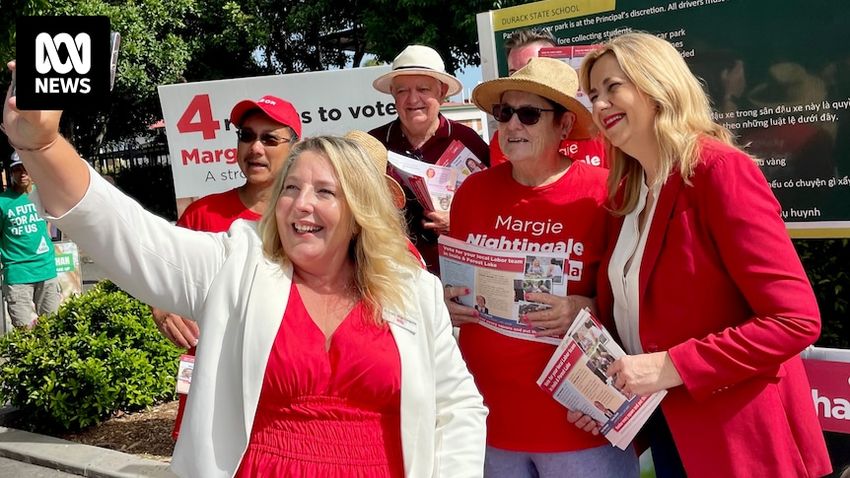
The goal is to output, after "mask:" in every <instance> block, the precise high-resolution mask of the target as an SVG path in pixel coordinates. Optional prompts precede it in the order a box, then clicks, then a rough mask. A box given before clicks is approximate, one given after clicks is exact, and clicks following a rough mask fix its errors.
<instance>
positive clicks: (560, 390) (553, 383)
mask: <svg viewBox="0 0 850 478" xmlns="http://www.w3.org/2000/svg"><path fill="white" fill-rule="evenodd" d="M624 355H626V353H625V352H624V351H623V349H621V348H620V346H619V345H617V343H616V342H614V339H613V338H612V337H611V335H610V334H609V333H608V331H607V330H606V329H605V327H603V326H602V324H600V323H599V321H598V320H597V319H596V317H594V316H593V314H591V313H590V311H589V310H587V309H584V310H582V311H581V312H579V314H578V315H577V316H576V318H575V320H574V321H573V324H572V326H570V328H569V330H567V333H566V335H565V336H564V339H563V340H562V341H561V344H560V345H559V346H558V348H557V349H556V350H555V353H554V354H553V355H552V358H551V359H550V360H549V363H548V364H547V365H546V368H545V369H544V370H543V374H542V375H540V378H539V379H537V384H538V385H539V386H540V387H541V388H542V389H543V390H544V391H545V392H546V393H548V394H550V395H552V398H554V399H555V400H556V401H557V402H558V403H560V404H561V405H563V406H565V407H567V408H569V409H570V410H576V411H580V412H582V413H584V414H585V415H590V416H591V417H592V418H593V419H594V420H596V421H597V422H599V424H600V432H601V433H602V435H604V436H605V438H607V439H608V441H610V442H611V444H613V445H614V446H616V447H617V448H620V449H623V450H625V449H626V447H628V446H629V444H630V443H631V442H632V440H633V439H634V437H635V435H637V432H638V431H639V430H640V429H641V427H643V424H644V423H646V421H647V420H648V419H649V416H650V415H652V412H653V411H655V409H656V408H657V407H658V405H659V404H660V403H661V400H662V399H663V398H664V396H665V395H666V394H667V392H666V391H661V392H656V393H653V394H652V395H648V396H644V397H641V396H638V395H626V394H624V393H623V392H622V391H621V390H619V389H617V387H616V385H615V384H614V380H613V379H612V378H611V377H609V376H608V375H607V374H606V371H607V370H608V367H609V366H610V365H611V364H612V363H613V362H614V360H616V359H618V358H620V357H622V356H624Z"/></svg>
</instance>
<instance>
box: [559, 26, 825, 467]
mask: <svg viewBox="0 0 850 478" xmlns="http://www.w3.org/2000/svg"><path fill="white" fill-rule="evenodd" d="M581 84H582V88H583V89H584V91H585V92H586V93H587V94H588V95H589V97H590V99H591V100H592V102H593V118H594V122H595V123H596V125H597V127H599V128H600V130H601V131H602V132H603V133H604V135H605V138H606V142H607V143H608V144H607V145H608V148H609V154H608V158H609V161H610V166H611V174H610V177H609V181H608V186H609V198H610V199H611V204H612V209H613V212H614V213H615V217H616V219H615V221H616V223H617V224H616V227H614V228H612V231H613V234H615V236H614V237H612V240H611V241H610V244H611V246H610V247H609V251H608V254H607V255H606V258H607V259H606V260H603V262H602V265H601V268H600V274H599V277H600V279H601V280H600V284H599V287H598V294H599V297H598V305H599V311H600V314H601V316H602V317H601V318H602V320H604V321H606V322H608V324H609V325H610V326H613V327H615V328H616V330H617V332H618V334H619V336H620V338H621V340H622V343H623V345H624V348H625V349H626V350H627V351H628V352H629V354H630V355H629V356H626V357H623V358H621V359H619V360H617V361H616V362H615V363H614V364H613V365H612V366H611V368H609V374H610V375H612V376H614V377H615V380H616V382H617V385H618V386H623V387H624V390H626V391H627V392H632V393H637V394H641V395H646V394H650V393H652V392H656V391H659V390H667V391H668V395H667V397H666V398H665V399H664V401H663V402H662V404H661V409H662V411H663V414H662V413H659V414H657V416H656V417H654V418H653V420H652V423H650V424H648V427H647V431H648V435H649V439H650V444H651V447H652V449H653V457H654V460H655V464H656V472H657V473H658V476H659V477H662V476H684V475H685V474H687V476H691V477H700V476H706V477H709V476H710V477H718V476H722V477H737V476H741V477H743V476H747V477H749V476H770V477H815V476H822V475H824V474H827V473H829V472H830V463H829V457H828V456H827V452H826V446H825V444H824V441H823V435H822V434H821V430H820V426H819V424H818V421H817V417H816V415H815V410H814V406H813V404H812V398H811V394H810V389H809V384H808V380H807V379H806V375H805V372H804V370H803V366H802V363H801V360H800V358H799V353H800V351H802V350H803V349H804V348H805V347H806V346H808V345H809V344H811V343H812V342H814V341H815V339H816V338H817V337H818V335H819V333H820V317H819V313H818V308H817V304H816V302H815V297H814V294H813V292H812V289H811V286H810V285H809V282H808V280H807V279H806V274H805V272H804V271H803V267H802V265H801V264H800V260H799V258H798V257H797V254H796V252H795V251H794V248H793V246H792V244H791V241H790V240H789V238H788V234H787V233H786V230H785V226H784V224H783V222H782V219H781V216H780V207H779V204H778V203H777V201H776V199H775V198H774V196H773V194H772V193H771V191H770V188H769V187H768V185H767V182H766V181H765V179H764V176H763V175H762V173H761V171H760V170H759V168H758V167H757V166H756V164H755V162H754V161H753V159H752V158H751V157H750V156H748V155H747V154H746V153H744V152H742V151H741V150H739V149H737V148H736V147H735V146H734V145H733V142H732V137H731V134H730V133H729V131H728V130H726V129H725V128H724V127H722V126H720V125H718V124H716V123H714V122H713V121H712V119H711V109H710V105H709V101H708V99H707V97H706V96H705V93H704V92H703V90H702V88H701V86H700V83H699V81H698V80H697V79H696V78H695V77H694V76H693V74H692V73H691V72H690V70H688V67H687V65H686V64H685V62H684V61H683V60H682V58H681V56H680V55H679V53H678V52H677V51H676V49H675V48H673V46H672V45H670V44H669V43H667V42H666V41H664V40H661V39H659V38H657V37H655V36H652V35H648V34H642V33H632V34H626V35H622V36H619V37H616V38H614V39H612V40H610V41H609V42H608V43H606V44H604V45H603V46H602V47H601V48H600V49H598V50H596V51H595V52H593V53H592V54H590V55H589V56H588V57H586V58H585V60H584V64H583V65H582V69H581ZM602 271H607V274H605V273H602ZM572 418H577V421H576V424H577V426H579V427H581V428H585V429H587V430H589V431H593V432H595V431H597V430H596V426H595V424H594V423H593V422H592V420H590V418H589V417H587V416H580V415H575V416H573V417H572ZM572 418H571V419H572Z"/></svg>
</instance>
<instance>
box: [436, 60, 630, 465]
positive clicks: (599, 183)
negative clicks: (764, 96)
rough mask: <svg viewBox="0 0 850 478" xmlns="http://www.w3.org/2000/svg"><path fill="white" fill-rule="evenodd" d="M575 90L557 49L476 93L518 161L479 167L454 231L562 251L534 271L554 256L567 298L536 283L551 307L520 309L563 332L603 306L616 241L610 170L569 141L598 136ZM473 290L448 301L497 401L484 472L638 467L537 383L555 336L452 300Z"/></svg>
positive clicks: (494, 242) (478, 378)
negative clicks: (483, 318)
mask: <svg viewBox="0 0 850 478" xmlns="http://www.w3.org/2000/svg"><path fill="white" fill-rule="evenodd" d="M577 88H578V79H577V76H576V73H575V71H573V69H572V68H570V67H569V66H568V65H566V64H565V63H563V62H560V61H558V60H553V59H549V58H535V59H533V60H531V61H530V62H529V63H528V65H526V66H525V67H524V68H522V69H520V70H519V71H517V72H516V73H515V74H514V75H513V76H511V77H509V78H502V79H497V80H492V81H488V82H485V83H482V84H481V85H479V86H478V87H477V88H476V89H475V90H474V91H473V96H472V99H473V101H474V102H475V104H476V105H477V106H478V107H479V108H481V109H482V110H486V111H488V112H491V113H492V114H493V116H494V117H495V118H496V120H497V121H498V122H499V142H500V146H501V149H502V151H504V152H505V154H506V156H507V158H508V162H507V163H505V164H501V165H498V166H496V167H493V168H491V169H489V170H486V171H483V172H480V173H477V174H474V175H472V176H470V177H469V178H468V179H467V180H466V181H465V182H464V183H463V186H461V188H460V189H459V190H458V192H457V194H456V195H455V198H454V200H453V203H452V209H451V221H450V223H451V225H452V227H451V231H450V235H451V236H452V237H454V238H455V239H459V240H462V241H466V242H469V243H472V244H476V245H479V246H482V247H489V248H503V249H510V250H513V251H536V250H555V251H563V256H562V257H558V258H557V259H556V260H555V262H556V263H557V264H555V266H553V264H552V263H551V262H548V259H547V261H541V263H540V264H539V266H535V265H534V263H533V262H532V263H530V265H529V268H528V270H527V271H526V274H528V275H529V276H531V275H535V274H536V275H535V277H539V276H543V274H544V266H546V270H547V271H553V272H552V273H554V271H556V270H557V271H559V275H560V277H561V278H562V280H564V281H566V284H567V296H566V297H559V296H555V295H551V294H549V293H546V292H539V291H538V290H544V289H532V290H534V292H529V291H526V293H525V294H524V296H523V299H525V300H528V301H531V302H540V303H544V304H549V305H550V306H551V308H550V309H548V310H544V311H538V312H530V313H528V314H527V315H525V316H524V318H523V319H521V320H523V321H524V322H525V323H526V325H530V326H532V327H534V328H535V329H536V330H537V333H538V336H540V337H557V336H560V335H563V334H564V333H565V332H566V330H567V328H568V327H569V326H570V324H571V323H572V320H573V319H574V318H575V315H576V313H577V312H578V311H579V310H580V309H581V308H583V307H587V306H591V307H593V303H594V301H593V299H592V298H593V297H594V296H595V295H596V287H595V285H596V274H597V269H598V267H599V262H600V260H601V257H602V254H603V252H604V251H605V246H606V242H605V241H606V237H607V234H606V229H605V224H606V222H607V221H606V217H607V215H608V212H607V211H606V209H605V208H604V206H603V202H604V201H605V198H606V190H605V181H606V178H607V170H605V169H603V168H598V167H594V166H590V165H588V164H586V163H584V162H581V161H573V160H572V159H570V158H569V157H567V156H565V155H563V153H562V152H560V151H559V145H560V143H561V141H562V140H565V139H569V140H583V139H588V138H590V137H591V136H592V133H591V128H592V121H591V118H590V114H589V112H588V111H587V109H586V108H585V107H584V106H582V105H581V104H580V103H579V102H578V101H577V100H576V99H575V92H576V90H577ZM569 93H572V94H569ZM482 198H487V199H486V201H483V200H482ZM543 262H546V264H544V263H543ZM561 264H562V265H561ZM535 267H537V269H539V271H538V272H535V271H536V270H537V269H535ZM467 285H468V284H467ZM467 293H469V291H468V290H467V287H466V285H464V284H455V285H454V286H450V287H449V286H447V288H446V297H447V301H446V302H447V304H448V307H449V311H450V313H451V315H452V320H453V322H454V323H455V325H459V326H460V336H459V343H460V347H461V352H462V353H463V356H464V359H465V360H466V362H467V366H468V367H469V370H470V372H472V375H473V377H474V378H475V382H476V384H477V385H478V388H479V390H480V391H481V394H482V395H483V396H484V401H485V403H486V404H487V406H488V407H489V409H490V415H489V416H488V418H487V454H486V458H485V468H484V471H485V473H484V474H485V476H486V477H487V478H502V477H505V478H507V477H510V478H516V477H524V476H528V477H531V476H539V477H542V478H546V477H584V476H591V475H592V476H617V477H630V476H635V477H636V476H638V468H639V467H638V461H637V457H636V454H635V451H634V449H633V448H631V447H629V448H628V449H627V450H625V451H623V450H619V449H617V448H615V447H612V446H611V445H610V444H608V442H607V441H606V440H605V439H604V438H603V437H601V436H600V435H594V434H591V433H588V432H585V431H583V430H580V429H578V428H576V427H575V426H573V425H572V424H571V423H570V420H569V417H568V414H570V412H569V411H568V410H567V409H566V408H565V407H563V406H562V405H560V404H559V403H557V402H556V401H555V400H554V399H553V398H552V397H551V396H549V395H548V394H546V393H545V392H544V391H543V390H542V389H541V388H540V387H539V386H538V385H537V383H536V381H537V378H538V377H539V376H540V374H541V373H542V371H543V369H544V367H545V366H546V363H547V362H548V360H549V358H550V357H551V356H552V354H553V353H554V351H555V346H554V345H551V344H549V343H542V342H537V341H532V340H524V339H519V338H514V337H510V336H507V335H503V334H502V333H499V332H496V331H494V330H491V329H489V328H485V327H483V326H481V325H478V323H477V322H478V317H480V315H479V314H481V313H482V312H480V308H479V310H476V309H475V308H473V307H467V306H464V305H461V304H459V303H455V302H453V301H451V300H450V299H452V298H456V297H460V296H462V295H464V294H467ZM489 309H490V310H491V311H492V310H493V306H492V305H491V306H490V307H489ZM570 415H571V416H572V414H570ZM573 420H574V418H573Z"/></svg>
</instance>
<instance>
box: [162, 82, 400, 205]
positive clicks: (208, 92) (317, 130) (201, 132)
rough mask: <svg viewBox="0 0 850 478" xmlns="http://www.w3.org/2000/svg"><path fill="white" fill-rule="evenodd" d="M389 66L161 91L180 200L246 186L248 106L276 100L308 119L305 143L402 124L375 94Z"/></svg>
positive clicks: (392, 107)
mask: <svg viewBox="0 0 850 478" xmlns="http://www.w3.org/2000/svg"><path fill="white" fill-rule="evenodd" d="M389 70H390V67H389V66H376V67H369V68H354V69H348V70H332V71H321V72H311V73H294V74H289V75H278V76H263V77H255V78H240V79H234V80H221V81H208V82H199V83H183V84H177V85H165V86H160V87H159V99H160V103H161V104H162V113H163V119H164V120H165V132H166V135H167V136H168V149H169V153H170V155H171V169H172V174H173V175H174V192H175V196H176V197H177V198H190V197H200V196H206V195H207V194H212V193H217V192H221V191H226V190H228V189H232V188H234V187H236V186H239V185H241V184H242V183H243V182H244V181H245V177H244V176H243V175H242V172H241V171H240V170H239V167H238V166H237V164H236V133H235V127H234V126H233V125H231V124H230V121H229V117H230V110H231V109H232V108H233V106H234V105H235V104H236V103H238V102H239V101H242V100H244V99H253V100H258V99H260V98H261V97H263V96H265V95H274V96H277V97H280V98H283V99H285V100H287V101H289V102H291V103H292V104H293V105H294V106H295V109H296V110H298V112H299V113H300V114H301V121H302V125H303V131H302V133H303V135H304V136H315V135H319V134H345V133H346V132H348V131H350V130H352V129H360V130H364V131H368V130H370V129H372V128H375V127H377V126H380V125H382V124H384V123H387V122H389V121H391V120H393V119H395V118H396V111H395V105H394V104H393V99H392V97H391V96H389V95H386V94H383V93H379V92H378V91H376V90H375V89H374V88H372V81H373V80H374V79H375V78H377V77H378V76H380V75H382V74H384V73H386V72H388V71H389Z"/></svg>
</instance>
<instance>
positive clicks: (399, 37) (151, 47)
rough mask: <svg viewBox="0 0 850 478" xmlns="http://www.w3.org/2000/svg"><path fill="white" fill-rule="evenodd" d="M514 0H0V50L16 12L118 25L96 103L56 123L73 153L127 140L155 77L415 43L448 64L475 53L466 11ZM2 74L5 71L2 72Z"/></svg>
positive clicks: (260, 69)
mask: <svg viewBox="0 0 850 478" xmlns="http://www.w3.org/2000/svg"><path fill="white" fill-rule="evenodd" d="M514 3H524V2H517V1H509V2H505V1H501V2H500V1H497V0H496V1H494V0H470V1H468V2H449V3H446V2H442V1H437V0H392V1H390V0H345V1H332V0H310V1H305V0H245V1H241V2H237V1H234V0H169V1H163V0H26V1H21V0H17V1H16V0H0V6H2V11H3V15H2V16H0V32H4V33H0V57H2V58H13V57H14V42H15V21H16V19H17V18H18V16H20V15H106V16H108V17H109V18H110V20H111V23H112V29H113V30H115V31H118V32H119V33H121V35H122V43H121V52H120V54H119V64H118V70H119V74H118V76H117V79H116V84H115V90H114V91H113V95H112V101H111V107H110V108H109V109H108V110H105V111H72V112H68V114H66V115H65V118H64V120H63V132H64V133H65V135H66V136H68V137H69V139H71V141H72V142H73V143H74V144H75V146H76V147H77V148H78V149H79V150H80V152H81V153H83V155H86V156H90V155H93V154H96V153H97V152H98V151H99V150H100V148H101V147H102V146H103V145H104V144H106V143H115V142H120V141H132V140H133V139H134V138H136V137H137V136H141V135H145V134H147V132H148V126H149V125H151V124H153V123H155V122H156V121H157V120H159V119H160V118H161V109H160V106H159V99H158V96H157V90H156V88H157V86H158V85H162V84H170V83H175V82H181V81H202V80H217V79H224V78H238V77H245V76H255V75H263V74H280V73H294V72H301V71H317V70H324V69H328V68H342V67H345V66H347V65H352V64H353V65H354V66H358V65H359V64H360V63H361V60H362V59H363V58H364V56H365V55H366V53H372V54H374V55H375V56H376V57H377V59H378V60H379V61H387V62H388V61H391V60H392V59H393V57H395V55H396V54H398V52H400V51H401V50H402V49H403V48H404V47H405V46H406V45H408V44H412V43H421V44H426V45H430V46H432V47H434V48H435V49H436V50H437V51H439V52H440V54H441V55H442V56H443V58H444V60H445V62H446V68H447V69H448V70H449V71H450V72H454V71H456V70H457V69H459V68H461V67H463V66H466V65H476V64H478V63H479V58H478V42H477V33H476V27H475V14H477V13H479V12H482V11H486V10H489V9H493V8H500V7H504V6H508V4H514ZM6 81H7V79H6Z"/></svg>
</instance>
